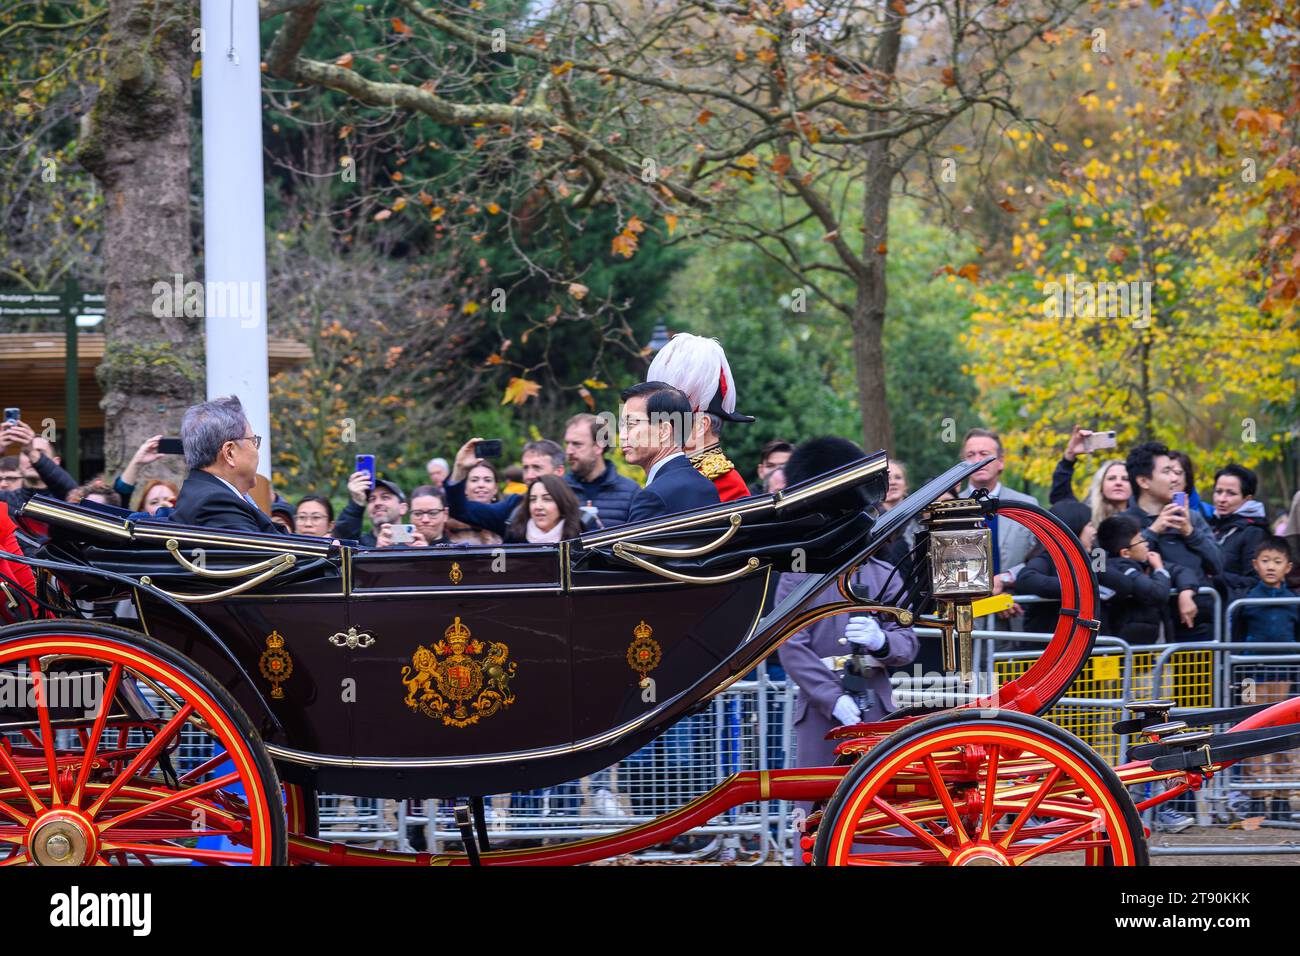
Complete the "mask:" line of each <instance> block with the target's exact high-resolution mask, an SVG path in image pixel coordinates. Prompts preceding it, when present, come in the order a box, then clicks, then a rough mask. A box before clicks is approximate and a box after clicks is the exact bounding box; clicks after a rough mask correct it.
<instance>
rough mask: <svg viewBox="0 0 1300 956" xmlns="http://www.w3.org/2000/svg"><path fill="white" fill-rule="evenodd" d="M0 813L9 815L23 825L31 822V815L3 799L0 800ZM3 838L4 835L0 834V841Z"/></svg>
mask: <svg viewBox="0 0 1300 956" xmlns="http://www.w3.org/2000/svg"><path fill="white" fill-rule="evenodd" d="M0 813H3V814H4V815H5V816H7V817H10V818H11V819H13V820H14V822H16V823H21V824H22V825H23V826H27V825H28V824H30V823H31V822H32V818H31V817H29V816H28V815H27V814H25V813H23V812H22V811H21V810H19V809H18V808H17V807H14V806H10V805H9V804H7V803H5V802H4V801H3V800H0ZM3 840H4V837H2V836H0V841H3Z"/></svg>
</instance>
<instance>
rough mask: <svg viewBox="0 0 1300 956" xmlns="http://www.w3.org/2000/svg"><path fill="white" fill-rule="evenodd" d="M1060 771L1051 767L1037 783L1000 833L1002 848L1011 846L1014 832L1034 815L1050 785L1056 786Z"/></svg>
mask: <svg viewBox="0 0 1300 956" xmlns="http://www.w3.org/2000/svg"><path fill="white" fill-rule="evenodd" d="M1061 773H1062V771H1061V768H1060V767H1053V768H1052V772H1051V773H1049V774H1048V775H1047V776H1046V777H1044V778H1043V782H1042V783H1040V784H1039V785H1038V789H1037V790H1035V791H1034V795H1033V796H1032V797H1030V798H1029V802H1028V803H1026V804H1025V808H1024V809H1023V810H1021V811H1020V813H1018V814H1017V815H1016V818H1015V820H1013V821H1012V822H1011V826H1009V827H1007V831H1006V833H1004V834H1002V839H1001V840H999V841H998V845H999V846H1001V847H1002V848H1003V849H1006V848H1007V847H1009V846H1011V841H1012V840H1014V839H1015V837H1016V833H1018V832H1019V830H1020V828H1021V827H1022V826H1024V825H1025V823H1026V822H1027V821H1028V820H1029V818H1030V817H1031V816H1033V815H1034V811H1035V810H1037V809H1038V805H1039V804H1040V803H1042V802H1043V800H1044V799H1046V797H1047V795H1048V793H1050V792H1051V790H1052V787H1054V786H1056V781H1058V780H1060V779H1061Z"/></svg>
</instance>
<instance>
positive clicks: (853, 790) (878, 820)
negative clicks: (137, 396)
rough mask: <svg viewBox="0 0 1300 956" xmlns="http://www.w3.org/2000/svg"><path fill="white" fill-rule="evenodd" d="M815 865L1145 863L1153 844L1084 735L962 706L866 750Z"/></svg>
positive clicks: (835, 799)
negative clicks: (1147, 840)
mask: <svg viewBox="0 0 1300 956" xmlns="http://www.w3.org/2000/svg"><path fill="white" fill-rule="evenodd" d="M813 862H814V863H815V864H817V865H821V866H853V865H861V866H872V865H883V866H888V865H899V864H912V865H937V866H964V865H976V864H978V865H1000V866H1021V865H1025V864H1040V863H1045V862H1053V863H1079V864H1088V865H1096V864H1098V863H1102V862H1106V863H1112V864H1114V865H1119V866H1145V865H1146V863H1147V849H1146V841H1145V840H1144V838H1143V831H1142V824H1141V822H1140V821H1139V819H1138V814H1137V810H1136V808H1135V807H1134V806H1133V801H1132V800H1131V799H1130V798H1129V796H1128V793H1127V792H1126V791H1125V789H1124V786H1123V784H1122V783H1121V782H1120V780H1119V778H1118V777H1117V776H1116V775H1115V771H1114V770H1112V769H1111V768H1110V767H1109V766H1108V765H1107V764H1106V763H1105V762H1104V761H1102V759H1101V758H1100V757H1099V756H1097V754H1096V753H1094V752H1093V751H1092V750H1091V749H1089V748H1088V747H1087V746H1085V745H1084V744H1083V743H1081V742H1080V741H1079V740H1078V739H1077V738H1075V737H1073V736H1072V735H1070V734H1069V733H1067V732H1066V731H1064V730H1062V729H1061V728H1059V727H1057V726H1056V725H1054V724H1051V723H1049V722H1047V721H1045V720H1043V719H1042V718H1039V717H1034V716H1031V715H1028V714H1019V713H1012V712H1008V711H1000V712H999V711H974V712H972V711H957V712H949V713H944V714H938V715H936V716H934V717H929V718H925V719H923V720H919V721H917V722H916V723H915V724H912V725H911V726H909V727H907V728H905V729H903V730H900V731H899V732H897V733H896V734H894V735H892V736H890V737H888V738H886V739H885V740H884V741H882V742H881V743H880V744H879V746H877V747H875V748H874V749H872V750H871V751H870V752H868V753H867V754H865V755H863V757H862V759H861V760H859V761H858V762H857V763H856V764H855V765H854V767H853V769H852V770H850V771H849V772H848V773H847V774H845V776H844V779H843V780H842V781H841V782H840V785H839V786H838V788H837V789H836V791H835V793H834V795H833V796H832V797H831V800H830V803H829V804H828V805H827V807H826V812H825V814H824V815H823V817H822V820H821V823H820V825H819V826H818V828H817V837H816V842H815V844H814V847H813Z"/></svg>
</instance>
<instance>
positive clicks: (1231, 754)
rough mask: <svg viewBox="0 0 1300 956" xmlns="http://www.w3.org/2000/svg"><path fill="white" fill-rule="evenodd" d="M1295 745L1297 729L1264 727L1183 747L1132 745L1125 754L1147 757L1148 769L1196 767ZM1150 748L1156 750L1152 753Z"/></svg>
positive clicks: (1297, 743)
mask: <svg viewBox="0 0 1300 956" xmlns="http://www.w3.org/2000/svg"><path fill="white" fill-rule="evenodd" d="M1296 747H1300V730H1296V729H1294V728H1286V729H1283V728H1278V727H1264V728H1261V729H1259V730H1239V731H1237V732H1236V733H1227V734H1215V735H1213V736H1211V737H1209V738H1207V739H1205V740H1202V741H1199V742H1198V744H1197V745H1194V746H1192V745H1189V746H1187V747H1179V746H1177V745H1176V744H1171V745H1167V746H1162V745H1161V744H1158V743H1157V744H1144V745H1143V746H1141V747H1135V748H1133V750H1131V751H1129V755H1130V756H1131V757H1133V758H1134V759H1135V760H1145V759H1147V758H1148V757H1150V758H1151V769H1152V770H1200V769H1203V768H1205V767H1208V766H1210V765H1211V764H1216V763H1224V762H1225V761H1236V760H1244V759H1246V758H1247V757H1260V756H1263V755H1264V754H1273V753H1281V752H1282V751H1284V750H1292V749H1294V748H1296ZM1152 748H1154V750H1155V751H1158V753H1155V752H1152ZM1139 751H1142V752H1143V753H1139Z"/></svg>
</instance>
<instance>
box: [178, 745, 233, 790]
mask: <svg viewBox="0 0 1300 956" xmlns="http://www.w3.org/2000/svg"><path fill="white" fill-rule="evenodd" d="M229 760H230V754H228V753H226V752H225V750H222V751H221V753H219V754H217V755H216V756H215V757H209V758H208V759H207V760H205V761H203V763H201V764H199V765H198V766H197V767H195V768H194V769H193V770H191V771H190V772H189V773H187V774H185V775H184V776H182V777H181V783H189V782H190V781H191V780H200V779H202V778H203V775H204V774H205V773H207V772H208V771H210V770H215V769H216V768H217V767H220V766H221V765H222V764H223V763H227V762H229Z"/></svg>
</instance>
